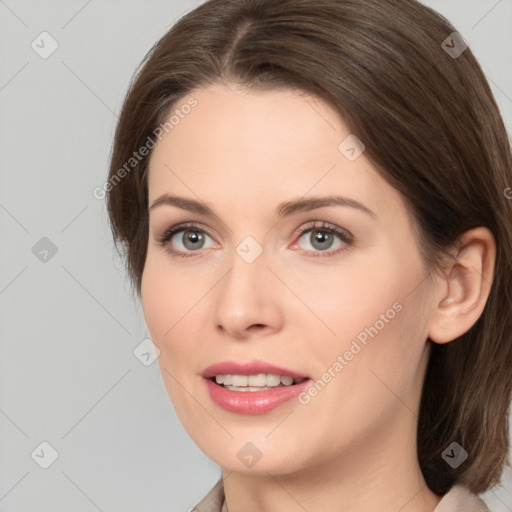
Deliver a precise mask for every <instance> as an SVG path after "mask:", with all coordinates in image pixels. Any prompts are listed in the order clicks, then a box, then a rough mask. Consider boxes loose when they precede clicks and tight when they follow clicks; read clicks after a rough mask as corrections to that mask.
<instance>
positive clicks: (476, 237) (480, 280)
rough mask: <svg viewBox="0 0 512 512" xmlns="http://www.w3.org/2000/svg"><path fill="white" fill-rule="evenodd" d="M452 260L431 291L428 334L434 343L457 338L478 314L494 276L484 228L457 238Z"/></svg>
mask: <svg viewBox="0 0 512 512" xmlns="http://www.w3.org/2000/svg"><path fill="white" fill-rule="evenodd" d="M452 256H453V257H454V259H453V260H452V261H451V262H450V263H448V264H447V266H446V267H445V271H444V277H440V278H439V280H438V283H437V285H436V287H435V294H434V303H433V306H434V309H433V311H432V314H431V316H430V321H429V334H428V336H429V338H430V339H431V340H432V341H433V342H435V343H447V342H449V341H452V340H454V339H456V338H458V337H459V336H461V335H462V334H464V333H465V332H467V331H468V330H469V329H470V328H471V327H472V326H473V325H474V324H475V323H476V321H477V320H478V318H479V317H480V315H481V314H482V311H483V310H484V307H485V304H486V302H487V298H488V297H489V293H490V290H491V284H492V280H493V276H494V265H495V257H496V242H495V240H494V237H493V235H492V233H491V232H490V231H489V230H488V229H487V228H483V227H478V228H475V229H472V230H470V231H467V232H466V233H464V235H462V236H461V237H460V238H459V241H458V244H457V249H456V250H455V251H453V253H452Z"/></svg>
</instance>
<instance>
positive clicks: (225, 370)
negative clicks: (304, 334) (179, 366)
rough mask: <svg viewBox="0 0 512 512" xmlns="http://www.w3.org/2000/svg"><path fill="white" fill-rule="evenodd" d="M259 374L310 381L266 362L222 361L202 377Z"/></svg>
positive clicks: (306, 377) (297, 373) (209, 367)
mask: <svg viewBox="0 0 512 512" xmlns="http://www.w3.org/2000/svg"><path fill="white" fill-rule="evenodd" d="M259 373H267V374H268V373H272V374H275V375H281V376H289V377H292V378H293V379H303V378H304V379H308V378H309V377H308V376H307V375H304V374H302V373H299V372H295V371H293V370H289V369H288V368H283V367H282V366H276V365H275V364H271V363H267V362H265V361H250V362H247V363H237V362H236V361H222V362H220V363H216V364H213V365H211V366H208V368H206V369H205V370H204V371H203V373H202V376H203V377H204V378H205V379H210V378H212V377H215V376H216V375H257V374H259Z"/></svg>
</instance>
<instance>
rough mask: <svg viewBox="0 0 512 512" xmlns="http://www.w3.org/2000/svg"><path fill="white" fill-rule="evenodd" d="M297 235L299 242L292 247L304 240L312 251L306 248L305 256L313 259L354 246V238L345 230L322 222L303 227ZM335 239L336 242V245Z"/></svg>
mask: <svg viewBox="0 0 512 512" xmlns="http://www.w3.org/2000/svg"><path fill="white" fill-rule="evenodd" d="M297 235H300V238H299V240H298V241H297V242H296V243H295V244H294V245H293V246H292V248H296V247H297V245H300V244H299V242H300V241H301V240H302V239H304V241H305V243H306V245H307V244H309V247H311V248H312V249H313V250H311V249H309V248H307V249H306V251H305V254H306V255H307V256H313V257H318V256H320V257H327V256H333V255H336V254H339V253H341V252H343V251H345V250H347V249H348V248H349V247H351V246H352V245H354V237H353V236H352V234H350V233H349V232H348V231H347V230H345V229H343V228H340V227H338V226H334V225H331V224H327V223H324V222H320V223H318V222H313V223H312V224H309V225H307V226H303V227H302V228H301V229H300V230H299V232H298V233H297ZM336 239H337V240H338V242H337V243H336Z"/></svg>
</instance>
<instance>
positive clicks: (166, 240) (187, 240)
mask: <svg viewBox="0 0 512 512" xmlns="http://www.w3.org/2000/svg"><path fill="white" fill-rule="evenodd" d="M207 238H210V239H211V237H210V236H209V235H208V234H207V233H206V231H205V230H204V229H203V228H201V227H200V226H198V225H196V224H181V225H178V226H173V227H171V228H169V229H167V230H166V231H165V232H164V233H163V234H162V235H161V236H160V237H158V240H157V242H158V244H159V245H161V246H163V247H165V250H166V251H167V252H168V253H170V254H176V255H178V256H183V257H185V258H186V257H190V256H196V254H194V253H196V252H199V251H200V250H201V249H205V248H207V247H205V241H206V239H207ZM213 246H215V245H213ZM174 247H177V249H174Z"/></svg>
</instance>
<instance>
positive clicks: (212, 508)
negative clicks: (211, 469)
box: [191, 477, 224, 512]
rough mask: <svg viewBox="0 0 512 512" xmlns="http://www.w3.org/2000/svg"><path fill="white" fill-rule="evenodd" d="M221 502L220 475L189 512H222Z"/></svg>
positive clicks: (222, 487)
mask: <svg viewBox="0 0 512 512" xmlns="http://www.w3.org/2000/svg"><path fill="white" fill-rule="evenodd" d="M223 504H224V484H223V481H222V477H221V478H220V479H219V480H218V481H217V483H216V484H215V485H214V486H213V487H212V488H211V489H210V490H209V491H208V494H207V495H206V496H205V497H204V498H203V499H202V500H201V501H200V502H199V503H198V504H197V505H196V506H195V507H194V508H193V509H192V510H191V512H222V505H223Z"/></svg>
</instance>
